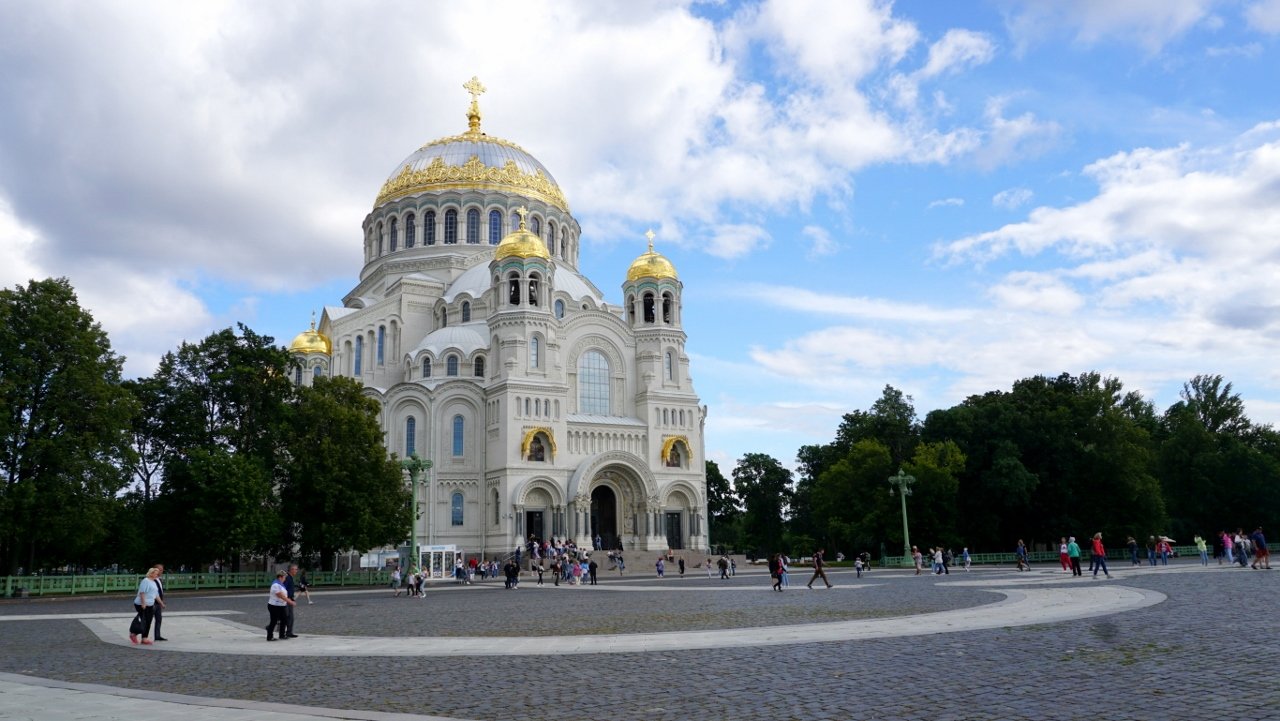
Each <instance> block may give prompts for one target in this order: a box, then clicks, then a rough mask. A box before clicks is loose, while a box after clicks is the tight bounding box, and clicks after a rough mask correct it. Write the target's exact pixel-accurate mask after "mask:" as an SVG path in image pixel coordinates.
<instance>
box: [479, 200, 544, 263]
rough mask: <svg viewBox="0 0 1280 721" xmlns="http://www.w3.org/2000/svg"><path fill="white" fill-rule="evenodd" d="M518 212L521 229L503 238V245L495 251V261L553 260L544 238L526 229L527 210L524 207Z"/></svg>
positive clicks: (500, 244) (499, 245) (499, 244)
mask: <svg viewBox="0 0 1280 721" xmlns="http://www.w3.org/2000/svg"><path fill="white" fill-rule="evenodd" d="M516 212H517V213H519V214H520V227H519V228H518V229H516V230H514V231H512V232H511V233H510V234H509V235H508V236H507V237H505V238H503V239H502V242H501V243H498V247H497V248H495V249H494V250H493V259H494V260H502V259H503V258H542V259H543V260H551V251H549V250H547V244H546V243H543V242H542V238H539V237H538V236H536V235H534V234H533V233H530V232H529V231H528V229H526V228H525V226H524V214H525V209H524V208H523V207H522V208H519V209H517V210H516Z"/></svg>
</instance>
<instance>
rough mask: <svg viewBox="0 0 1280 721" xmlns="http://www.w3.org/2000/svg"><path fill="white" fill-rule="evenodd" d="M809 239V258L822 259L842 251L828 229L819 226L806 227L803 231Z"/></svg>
mask: <svg viewBox="0 0 1280 721" xmlns="http://www.w3.org/2000/svg"><path fill="white" fill-rule="evenodd" d="M801 232H802V233H804V236H805V237H806V238H808V239H809V241H810V242H809V250H808V251H807V252H806V253H805V255H806V256H807V257H809V258H820V257H822V256H825V255H832V254H834V253H835V252H836V251H838V250H840V244H839V243H837V242H836V241H835V239H833V238H832V237H831V233H828V232H827V229H826V228H823V227H821V226H817V225H806V226H805V227H804V230H802V231H801Z"/></svg>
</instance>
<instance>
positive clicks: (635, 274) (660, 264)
mask: <svg viewBox="0 0 1280 721" xmlns="http://www.w3.org/2000/svg"><path fill="white" fill-rule="evenodd" d="M645 235H646V236H647V237H648V238H649V250H648V251H647V252H645V253H641V254H640V257H639V258H636V260H635V262H634V263H632V264H631V267H630V268H628V269H627V280H628V281H637V280H640V279H641V278H655V279H657V280H662V279H664V278H670V279H672V280H679V279H680V276H678V275H677V274H676V267H675V266H674V265H672V264H671V261H669V260H667V259H666V257H664V256H663V255H662V254H661V253H657V252H655V251H654V250H653V231H652V230H650V231H648V232H647V233H645Z"/></svg>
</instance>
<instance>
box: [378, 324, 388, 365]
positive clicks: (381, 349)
mask: <svg viewBox="0 0 1280 721" xmlns="http://www.w3.org/2000/svg"><path fill="white" fill-rule="evenodd" d="M386 350H387V327H386V326H385V325H380V326H378V365H380V366H381V365H382V364H383V358H385V357H386Z"/></svg>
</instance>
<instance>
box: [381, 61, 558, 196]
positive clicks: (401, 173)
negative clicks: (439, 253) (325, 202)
mask: <svg viewBox="0 0 1280 721" xmlns="http://www.w3.org/2000/svg"><path fill="white" fill-rule="evenodd" d="M463 87H464V88H466V89H467V90H468V91H469V92H470V93H471V94H472V97H471V107H470V109H469V110H468V112H467V120H468V121H469V125H470V127H469V129H468V130H467V131H466V132H465V133H463V134H462V135H454V136H450V137H447V138H440V139H439V140H433V141H431V142H430V143H427V144H426V145H424V146H422V147H421V148H418V149H417V150H416V151H415V152H414V153H413V154H412V155H410V156H409V157H408V158H405V160H404V162H402V163H400V164H399V165H397V166H396V169H395V170H394V171H392V173H391V176H390V177H388V178H387V182H385V183H383V185H382V190H380V191H379V192H378V198H377V200H375V201H374V203H373V205H374V207H377V206H379V205H382V204H383V203H385V202H387V201H390V200H395V199H397V198H403V197H404V196H406V195H413V194H415V193H421V192H423V191H428V190H477V189H479V190H509V191H514V192H515V193H517V194H519V195H523V196H525V197H529V198H533V199H536V200H540V201H542V202H544V203H547V204H549V205H553V206H555V207H557V208H559V209H561V210H563V211H564V212H566V213H567V212H569V203H568V201H566V200H565V197H564V193H563V192H561V190H560V186H559V185H557V184H556V181H555V178H553V177H552V176H551V172H550V171H548V170H547V168H546V167H545V166H544V165H543V164H542V163H540V162H538V160H537V159H536V158H534V157H533V156H532V155H530V154H529V153H527V152H525V150H524V149H523V148H521V147H520V146H518V145H516V144H515V143H512V142H510V141H508V140H503V139H501V138H495V137H492V136H490V135H487V134H485V133H483V132H481V131H480V107H479V105H478V103H477V101H476V97H477V96H478V95H479V94H480V93H483V92H484V86H482V85H480V83H479V81H478V80H476V79H475V78H472V79H471V81H470V82H468V83H467V84H466V85H464V86H463Z"/></svg>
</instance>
